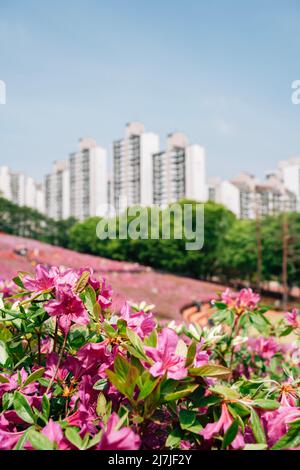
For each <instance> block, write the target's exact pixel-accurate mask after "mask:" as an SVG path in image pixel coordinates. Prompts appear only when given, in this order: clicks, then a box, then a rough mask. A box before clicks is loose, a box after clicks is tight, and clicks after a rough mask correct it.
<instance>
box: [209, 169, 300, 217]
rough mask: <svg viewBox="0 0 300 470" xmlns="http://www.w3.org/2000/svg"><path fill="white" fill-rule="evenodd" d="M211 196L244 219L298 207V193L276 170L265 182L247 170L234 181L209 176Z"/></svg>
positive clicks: (292, 209) (211, 198)
mask: <svg viewBox="0 0 300 470" xmlns="http://www.w3.org/2000/svg"><path fill="white" fill-rule="evenodd" d="M208 199H209V200H213V201H215V202H218V203H220V204H223V205H224V206H226V207H227V208H228V209H229V210H231V211H232V212H233V213H234V214H235V215H236V216H237V217H238V218H242V219H252V218H255V217H256V216H257V215H258V216H265V215H270V214H276V213H279V212H283V211H294V210H296V208H297V198H296V196H295V194H294V193H293V192H292V191H289V190H288V189H287V188H286V187H285V185H284V183H283V181H282V180H281V178H280V175H279V174H277V173H276V172H275V173H274V172H273V173H269V174H268V175H267V176H266V180H265V181H264V182H263V183H261V182H259V180H258V179H257V178H256V177H255V176H253V175H251V174H249V173H246V172H242V173H240V174H239V175H238V176H237V177H236V178H233V179H232V180H230V181H221V180H220V179H217V178H215V179H212V180H209V182H208Z"/></svg>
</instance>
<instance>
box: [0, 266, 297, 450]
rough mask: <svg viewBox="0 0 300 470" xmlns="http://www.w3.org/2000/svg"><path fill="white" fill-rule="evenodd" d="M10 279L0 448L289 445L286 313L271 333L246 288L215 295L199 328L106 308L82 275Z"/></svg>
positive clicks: (90, 277)
mask: <svg viewBox="0 0 300 470" xmlns="http://www.w3.org/2000/svg"><path fill="white" fill-rule="evenodd" d="M17 283H18V286H19V292H18V297H16V298H14V299H10V298H8V299H7V298H6V299H5V298H3V307H1V308H0V310H1V318H0V348H1V355H0V362H1V372H0V449H2V450H10V449H24V450H34V449H47V450H50V449H53V450H56V449H57V450H72V449H82V450H87V449H93V450H137V449H166V448H179V449H190V450H193V449H195V450H196V449H197V450H207V449H233V450H238V449H247V448H249V446H250V448H251V446H252V448H256V447H257V446H258V447H263V448H265V449H269V448H300V442H298V441H297V439H296V438H295V437H294V436H295V435H296V434H297V432H298V427H297V426H298V424H299V423H298V422H297V420H299V422H300V388H299V379H298V377H299V372H300V368H299V365H300V354H299V346H298V343H297V342H294V343H293V344H289V343H282V342H281V338H283V337H285V335H286V334H290V327H292V328H291V330H292V333H293V334H297V329H298V319H297V312H296V311H295V310H293V311H292V312H290V313H286V314H285V318H284V319H283V320H282V321H281V323H279V324H278V326H276V327H275V326H273V325H271V324H270V322H269V321H268V320H267V319H266V318H264V316H263V313H262V311H261V310H260V309H259V307H258V302H259V296H258V295H257V294H255V293H254V292H253V291H252V290H251V289H243V290H242V291H241V292H240V293H238V294H237V295H236V296H233V294H231V293H230V292H229V291H226V292H225V293H224V294H223V295H222V299H221V300H222V301H223V303H222V302H217V303H216V304H215V305H216V307H215V309H216V312H215V313H214V315H215V316H214V315H213V316H212V317H211V320H212V322H214V324H213V326H211V327H210V328H209V327H205V328H202V327H200V326H199V325H186V324H183V323H181V324H178V323H171V324H163V323H160V322H159V321H158V320H157V319H156V317H155V315H154V314H153V312H152V311H151V310H152V309H151V307H150V306H147V305H146V304H145V303H142V304H140V305H139V306H138V305H133V304H131V303H129V302H125V303H124V305H123V306H122V308H120V310H115V309H114V308H113V303H112V297H113V293H112V290H111V287H110V286H109V285H108V284H107V282H106V280H105V279H98V278H97V277H96V276H95V275H94V274H93V271H92V269H91V268H85V269H82V268H80V269H61V268H58V267H56V266H52V267H51V266H50V267H49V266H44V265H37V266H36V269H35V274H34V276H31V275H29V274H23V275H21V276H20V277H19V279H18V280H17ZM3 294H5V296H6V295H7V292H6V291H5V289H4V291H3ZM3 297H4V296H3ZM224 303H226V305H227V307H228V308H227V309H226V308H225V309H224V305H223V304H224ZM218 308H220V312H221V316H219V317H218V313H220V312H218ZM242 317H244V320H243V322H241V321H240V320H241V319H242ZM218 318H221V320H219V319H218ZM247 322H248V323H247ZM255 326H257V328H258V330H257V332H258V333H257V332H256V334H255V335H254V336H249V334H248V333H249V327H251V328H252V329H253V328H255ZM299 432H300V426H299ZM290 436H291V437H290ZM283 438H284V439H283ZM293 439H294V440H293ZM253 446H254V447H253ZM255 446H256V447H255Z"/></svg>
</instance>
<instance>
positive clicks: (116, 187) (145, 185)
mask: <svg viewBox="0 0 300 470" xmlns="http://www.w3.org/2000/svg"><path fill="white" fill-rule="evenodd" d="M158 150H159V137H158V135H157V134H154V133H153V132H145V128H144V125H143V124H141V123H140V122H132V123H130V124H127V126H126V129H125V136H124V138H123V139H120V140H115V141H114V143H113V179H114V184H113V194H114V205H115V209H116V211H117V212H118V213H121V212H122V211H123V210H125V209H126V207H130V206H133V205H142V206H150V205H151V204H152V201H153V179H152V178H153V173H152V158H153V157H152V156H153V154H154V153H156V152H158Z"/></svg>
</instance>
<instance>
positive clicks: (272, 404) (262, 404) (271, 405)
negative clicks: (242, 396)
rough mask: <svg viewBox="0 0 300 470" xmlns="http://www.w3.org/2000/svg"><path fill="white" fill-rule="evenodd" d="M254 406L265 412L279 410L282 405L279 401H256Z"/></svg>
mask: <svg viewBox="0 0 300 470" xmlns="http://www.w3.org/2000/svg"><path fill="white" fill-rule="evenodd" d="M253 405H254V406H256V407H257V408H262V409H264V410H277V409H278V408H279V407H280V403H279V402H278V401H276V400H269V399H257V400H254V401H253Z"/></svg>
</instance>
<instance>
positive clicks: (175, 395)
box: [163, 384, 198, 401]
mask: <svg viewBox="0 0 300 470" xmlns="http://www.w3.org/2000/svg"><path fill="white" fill-rule="evenodd" d="M197 387H198V384H193V385H188V386H186V384H184V385H183V388H181V387H179V390H178V389H177V390H176V391H175V392H171V393H167V394H166V395H164V397H163V399H164V401H173V400H178V399H179V398H185V397H187V396H188V395H189V394H190V393H192V392H194V391H195V390H196V388H197Z"/></svg>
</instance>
